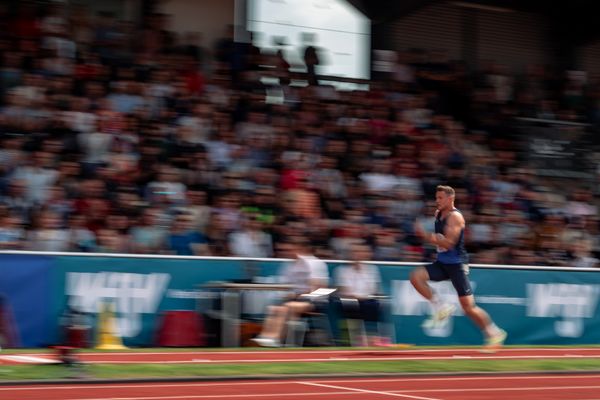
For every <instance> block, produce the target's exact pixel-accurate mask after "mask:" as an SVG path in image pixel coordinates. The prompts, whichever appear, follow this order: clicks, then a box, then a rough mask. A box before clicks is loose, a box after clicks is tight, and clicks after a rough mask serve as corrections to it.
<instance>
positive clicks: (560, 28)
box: [347, 0, 600, 44]
mask: <svg viewBox="0 0 600 400" xmlns="http://www.w3.org/2000/svg"><path fill="white" fill-rule="evenodd" d="M347 1H348V2H349V3H351V4H353V5H354V6H355V7H356V8H358V9H359V10H361V11H362V12H363V13H365V14H366V15H367V16H368V17H369V18H371V20H372V21H373V24H380V23H386V22H391V21H394V20H397V19H399V18H402V17H403V16H405V15H408V14H410V13H411V12H414V11H416V10H418V9H420V8H422V7H425V6H427V5H431V4H435V3H440V2H442V1H447V0H347ZM456 2H458V0H457V1H456ZM460 3H462V4H463V5H465V4H467V5H469V4H472V5H474V6H478V5H479V6H484V7H486V6H487V7H488V9H492V8H493V7H495V8H500V9H512V10H517V11H526V12H533V13H538V14H542V15H545V16H546V17H548V18H549V20H550V22H551V25H552V27H553V29H554V30H555V32H557V33H559V34H561V35H564V36H565V37H566V38H567V39H568V40H569V41H572V42H575V43H578V44H581V43H584V42H587V41H590V40H592V39H595V38H597V37H598V34H599V33H600V24H598V23H597V15H598V12H597V11H598V10H599V9H600V7H598V5H600V2H598V1H597V0H596V1H594V0H460Z"/></svg>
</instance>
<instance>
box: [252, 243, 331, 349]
mask: <svg viewBox="0 0 600 400" xmlns="http://www.w3.org/2000/svg"><path fill="white" fill-rule="evenodd" d="M292 248H293V249H292V252H293V253H294V254H295V256H296V259H295V260H294V261H293V262H292V263H290V264H288V265H286V266H285V267H284V270H283V273H282V283H288V284H291V285H293V286H294V288H293V289H292V292H291V293H290V296H289V298H288V299H287V301H286V302H285V303H283V304H282V305H277V306H270V307H269V312H268V315H267V318H266V319H265V322H264V324H263V328H262V331H261V333H260V335H259V336H258V337H256V338H254V339H253V340H254V342H255V343H256V344H258V345H259V346H264V347H279V346H280V345H281V341H282V339H283V337H284V334H285V328H286V326H287V322H288V321H290V320H296V319H298V318H299V317H300V316H301V315H302V314H304V313H307V312H310V311H312V310H314V308H315V305H314V303H313V302H312V301H311V300H310V297H305V296H303V295H305V294H308V293H310V292H312V291H314V290H316V289H318V288H323V287H327V283H328V281H329V273H328V270H327V264H325V262H323V261H322V260H320V259H318V258H317V257H315V256H313V255H311V252H310V248H309V245H308V243H307V242H306V240H304V239H297V240H296V241H295V242H294V243H292Z"/></svg>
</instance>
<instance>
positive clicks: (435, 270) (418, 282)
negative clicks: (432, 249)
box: [410, 263, 456, 327]
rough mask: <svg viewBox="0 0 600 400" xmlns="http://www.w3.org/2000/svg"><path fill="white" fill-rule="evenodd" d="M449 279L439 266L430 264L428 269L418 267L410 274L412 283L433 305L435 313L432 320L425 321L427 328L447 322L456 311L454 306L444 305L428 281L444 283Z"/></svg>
mask: <svg viewBox="0 0 600 400" xmlns="http://www.w3.org/2000/svg"><path fill="white" fill-rule="evenodd" d="M445 279H448V276H447V274H446V272H445V271H444V269H443V268H442V267H441V266H440V265H439V264H438V263H433V264H429V265H427V266H426V267H417V268H415V269H414V270H413V271H412V272H411V274H410V282H411V283H412V285H413V286H414V288H415V289H416V291H417V292H419V293H420V294H421V296H423V297H424V298H426V299H427V300H429V302H430V303H431V306H432V309H433V313H432V315H431V318H429V319H427V320H425V322H424V323H423V325H424V326H425V327H434V326H435V325H438V324H440V323H442V322H443V321H445V320H446V319H447V318H448V317H449V316H450V315H452V313H453V312H454V310H455V308H456V307H455V306H454V305H453V304H444V303H443V301H442V300H441V299H440V298H439V297H438V296H437V295H436V294H435V292H434V291H433V290H432V289H431V286H429V283H428V281H430V280H433V281H442V280H445Z"/></svg>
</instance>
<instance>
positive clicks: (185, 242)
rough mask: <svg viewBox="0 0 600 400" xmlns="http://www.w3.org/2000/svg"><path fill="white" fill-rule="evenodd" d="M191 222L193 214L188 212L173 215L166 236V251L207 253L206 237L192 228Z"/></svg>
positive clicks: (178, 253)
mask: <svg viewBox="0 0 600 400" xmlns="http://www.w3.org/2000/svg"><path fill="white" fill-rule="evenodd" d="M193 222H194V220H193V216H192V215H191V214H189V213H180V214H178V215H176V216H175V218H174V219H173V222H172V224H171V230H170V232H169V235H168V236H167V238H166V241H167V251H169V252H172V253H174V254H176V255H179V256H192V255H199V256H205V255H208V254H209V253H208V245H207V240H206V237H204V235H202V234H201V233H200V232H198V231H197V230H194V228H193Z"/></svg>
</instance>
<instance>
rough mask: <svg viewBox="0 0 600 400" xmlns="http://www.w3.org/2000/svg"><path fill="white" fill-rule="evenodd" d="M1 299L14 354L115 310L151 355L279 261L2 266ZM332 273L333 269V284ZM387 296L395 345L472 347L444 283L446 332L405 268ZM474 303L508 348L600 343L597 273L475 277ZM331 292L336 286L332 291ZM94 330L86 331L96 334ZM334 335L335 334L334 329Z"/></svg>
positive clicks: (255, 302)
mask: <svg viewBox="0 0 600 400" xmlns="http://www.w3.org/2000/svg"><path fill="white" fill-rule="evenodd" d="M1 260H2V263H1V264H0V265H1V268H2V276H3V278H2V280H0V294H2V295H3V296H4V297H5V298H6V299H7V302H6V303H7V304H8V305H9V308H10V314H12V317H11V321H14V323H13V324H12V326H13V327H14V330H15V332H16V335H15V338H16V339H15V340H16V343H17V345H20V346H26V347H30V346H31V347H37V346H43V345H46V344H51V343H55V342H56V340H57V339H58V337H59V336H58V335H59V332H60V328H59V325H60V317H61V315H62V314H63V312H64V311H65V309H66V306H67V305H70V306H72V307H74V308H76V309H79V310H81V311H84V312H86V313H89V314H90V315H91V316H93V317H94V318H95V317H97V313H98V312H99V311H100V310H101V309H102V305H103V304H106V303H111V304H112V305H113V306H114V310H115V315H116V326H117V329H118V334H119V335H120V336H121V337H122V338H123V341H124V344H125V345H128V346H151V345H153V344H154V342H155V338H156V331H157V328H158V326H157V325H158V322H159V317H160V315H161V314H162V313H163V312H165V311H170V310H196V311H198V312H201V313H206V312H208V311H209V310H218V309H219V306H220V292H219V290H215V289H209V288H206V287H204V286H203V285H204V284H206V283H207V282H209V281H235V282H249V281H252V282H263V283H280V280H279V277H278V272H279V270H280V268H281V266H282V262H281V261H275V260H274V261H240V260H226V259H219V260H217V259H214V260H210V259H167V258H160V259H159V258H125V257H86V256H35V255H7V254H3V255H2V256H1ZM337 267H338V264H337V263H329V270H330V276H331V277H333V276H335V269H336V268H337ZM379 268H380V272H381V277H382V284H383V292H384V294H386V295H388V296H389V298H388V302H389V304H388V305H389V307H387V308H386V309H388V310H389V312H388V314H387V318H386V320H388V321H391V322H392V326H393V328H394V331H395V340H396V341H397V342H400V343H414V344H420V345H436V344H440V345H449V344H456V345H471V344H473V345H476V344H480V343H481V341H482V335H481V332H480V331H479V329H477V328H476V327H475V325H474V324H473V323H472V322H471V321H470V320H469V319H468V318H467V317H466V316H464V315H463V312H462V310H461V308H460V305H459V303H458V298H457V297H456V294H455V291H454V288H453V287H452V285H451V284H450V283H449V282H440V283H434V284H433V286H434V288H435V290H436V291H437V292H438V294H439V295H440V296H441V297H442V298H443V299H444V300H445V301H447V302H452V303H454V304H456V305H457V308H456V312H455V314H454V315H453V316H452V317H451V318H450V319H449V320H448V322H447V323H446V324H445V325H443V326H437V327H435V328H424V327H422V324H423V322H424V321H425V319H427V317H428V316H429V314H430V305H429V303H428V302H427V301H425V300H424V299H423V298H422V297H421V296H420V295H419V294H418V293H417V292H416V291H415V289H414V288H413V287H412V285H411V284H410V281H409V274H410V271H411V269H412V266H410V265H388V264H386V265H380V266H379ZM470 279H471V282H472V285H473V288H474V293H475V297H476V300H477V303H478V304H479V305H480V306H481V307H482V308H484V309H485V310H486V311H487V312H488V313H489V314H490V315H491V316H492V318H493V319H494V321H495V322H496V323H497V324H498V325H499V326H501V327H502V328H504V329H506V330H507V331H508V333H509V337H508V341H507V343H509V344H590V343H598V342H600V310H599V307H598V301H599V300H600V271H599V272H592V271H579V270H572V271H555V270H552V271H546V270H525V269H509V268H497V269H490V268H485V269H484V268H477V267H474V268H471V274H470ZM333 284H334V283H333V282H332V283H331V285H333ZM283 294H284V293H283V292H277V291H245V292H243V294H242V295H241V310H240V311H241V313H242V315H243V316H251V317H254V318H260V317H261V316H262V315H263V314H264V312H265V310H266V307H267V306H268V305H269V304H273V303H275V302H278V301H280V299H281V297H282V295H283ZM94 323H95V321H92V324H94ZM334 331H335V327H334Z"/></svg>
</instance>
